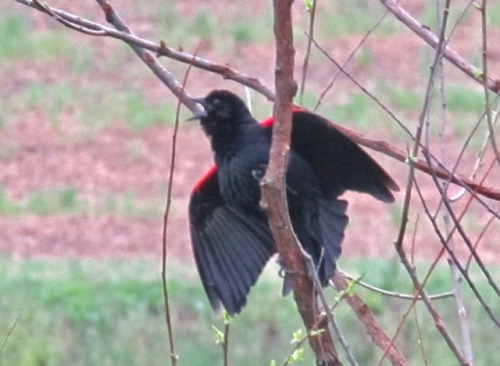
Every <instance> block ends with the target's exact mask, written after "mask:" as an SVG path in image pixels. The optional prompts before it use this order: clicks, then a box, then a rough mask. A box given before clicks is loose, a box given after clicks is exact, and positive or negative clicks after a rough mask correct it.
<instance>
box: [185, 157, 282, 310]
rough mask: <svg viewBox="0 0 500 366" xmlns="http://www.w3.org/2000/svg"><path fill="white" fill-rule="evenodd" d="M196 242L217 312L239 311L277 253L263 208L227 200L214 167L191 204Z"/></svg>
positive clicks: (200, 267) (196, 252)
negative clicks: (243, 206) (240, 205)
mask: <svg viewBox="0 0 500 366" xmlns="http://www.w3.org/2000/svg"><path fill="white" fill-rule="evenodd" d="M189 219H190V230H191V240H192V244H193V251H194V256H195V260H196V265H197V267H198V271H199V273H200V277H201V280H202V282H203V286H204V288H205V292H206V293H207V296H208V298H209V300H210V304H211V305H212V308H213V309H214V310H216V311H217V310H219V308H220V304H221V303H222V305H223V306H224V308H225V309H226V311H227V312H228V313H229V314H231V315H233V314H235V313H238V312H239V311H240V310H241V308H242V307H243V306H244V305H245V303H246V297H247V294H248V292H249V290H250V287H251V286H253V284H254V283H255V281H256V280H257V278H258V277H259V275H260V273H261V271H262V269H263V268H264V265H265V264H266V262H267V260H268V259H269V257H270V256H271V255H273V254H274V253H275V252H276V249H275V245H274V240H273V238H272V234H271V232H270V230H269V226H268V223H267V219H266V217H265V215H264V214H263V213H262V212H260V211H257V212H256V211H244V212H242V211H240V210H238V209H236V208H234V207H233V206H231V205H228V204H226V203H225V202H224V200H223V199H222V197H221V195H220V191H219V182H218V175H217V168H216V167H213V168H212V169H211V170H209V171H208V172H207V174H206V175H205V176H204V177H203V178H202V179H201V180H200V182H199V183H198V184H197V185H196V186H195V188H194V190H193V192H192V194H191V200H190V203H189Z"/></svg>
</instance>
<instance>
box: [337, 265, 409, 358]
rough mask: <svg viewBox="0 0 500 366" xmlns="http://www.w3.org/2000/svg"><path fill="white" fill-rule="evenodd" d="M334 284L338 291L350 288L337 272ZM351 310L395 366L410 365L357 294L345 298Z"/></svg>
mask: <svg viewBox="0 0 500 366" xmlns="http://www.w3.org/2000/svg"><path fill="white" fill-rule="evenodd" d="M332 282H333V283H334V284H335V287H336V288H337V290H338V291H345V290H346V289H347V287H348V284H347V281H346V280H345V278H344V277H343V276H342V275H340V273H339V272H338V271H337V272H335V275H334V276H333V278H332ZM345 299H346V301H347V303H348V304H349V306H350V307H351V309H352V310H353V311H354V312H355V313H356V315H357V317H358V319H359V320H360V321H361V322H362V323H363V325H364V327H365V329H366V332H367V333H368V335H369V336H370V337H371V339H372V341H373V343H374V344H375V345H376V346H377V347H379V348H380V349H381V350H383V351H384V350H386V352H387V357H388V359H389V360H390V361H391V363H392V364H393V365H397V366H405V365H407V364H408V362H407V361H406V359H405V357H404V356H403V354H402V353H401V351H400V350H399V349H398V348H397V347H396V345H395V344H393V343H391V340H390V338H389V337H388V336H387V334H385V332H384V330H383V329H382V328H381V327H380V325H379V324H378V323H377V320H376V319H375V317H374V315H373V313H372V311H371V310H370V308H369V307H368V306H367V305H366V304H365V303H364V302H363V300H362V299H361V298H360V297H359V296H358V295H357V294H356V293H352V294H347V295H346V297H345Z"/></svg>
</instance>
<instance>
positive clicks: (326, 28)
mask: <svg viewBox="0 0 500 366" xmlns="http://www.w3.org/2000/svg"><path fill="white" fill-rule="evenodd" d="M324 4H325V5H323V6H321V5H319V6H318V9H317V12H318V14H319V15H320V16H317V17H316V24H317V26H316V35H317V37H318V38H320V39H332V37H341V36H347V35H353V34H364V33H366V32H368V31H369V30H370V29H372V27H373V26H374V25H375V23H376V21H377V20H378V19H379V18H380V16H381V15H382V14H383V11H384V8H383V7H382V6H380V4H379V3H377V2H374V1H370V0H339V1H336V2H335V3H331V2H330V3H324ZM396 30H397V27H396V23H395V21H394V19H391V18H390V17H386V18H385V20H384V21H383V22H382V23H381V24H379V26H378V27H377V28H376V32H377V34H379V35H389V34H393V33H394V32H395V31H396Z"/></svg>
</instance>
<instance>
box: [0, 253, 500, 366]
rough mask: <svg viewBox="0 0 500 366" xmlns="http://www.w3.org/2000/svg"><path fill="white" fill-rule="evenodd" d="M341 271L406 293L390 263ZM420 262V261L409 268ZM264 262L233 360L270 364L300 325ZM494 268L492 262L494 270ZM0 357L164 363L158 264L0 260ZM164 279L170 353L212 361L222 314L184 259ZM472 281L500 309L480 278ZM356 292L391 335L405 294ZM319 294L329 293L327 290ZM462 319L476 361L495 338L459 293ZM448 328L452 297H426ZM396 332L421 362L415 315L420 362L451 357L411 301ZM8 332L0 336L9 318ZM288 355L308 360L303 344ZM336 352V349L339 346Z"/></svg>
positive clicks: (355, 335)
mask: <svg viewBox="0 0 500 366" xmlns="http://www.w3.org/2000/svg"><path fill="white" fill-rule="evenodd" d="M342 264H343V267H344V268H346V269H347V268H348V269H349V270H350V271H351V273H354V274H361V273H364V274H365V280H366V281H368V282H370V283H371V284H373V285H376V286H380V287H382V288H384V289H387V290H392V291H398V292H411V289H409V288H407V283H408V281H407V278H406V275H405V273H404V272H403V271H402V268H400V267H399V265H398V263H397V262H390V263H387V261H383V262H382V261H358V262H353V261H343V263H342ZM419 269H420V270H422V271H423V270H424V266H423V265H422V266H420V267H419ZM274 272H275V268H274V266H272V265H271V266H269V268H268V270H267V271H266V272H265V273H264V275H263V277H262V278H261V280H260V281H259V282H258V284H257V285H256V287H255V288H254V289H253V290H252V292H251V295H250V298H249V302H248V304H247V306H246V308H245V309H244V311H243V313H242V314H241V315H240V316H237V317H235V318H234V319H232V322H231V326H230V344H231V347H230V361H231V364H233V365H269V364H270V362H271V360H273V359H274V360H276V361H278V364H279V363H280V362H281V361H282V360H284V359H285V357H287V356H288V355H289V353H290V352H291V351H292V349H293V345H292V344H290V342H291V340H292V339H293V336H292V333H293V332H294V331H297V330H298V329H301V323H300V321H299V319H298V317H297V314H296V310H295V308H294V304H293V301H291V299H290V297H287V298H281V297H280V295H279V294H280V286H281V281H280V280H279V279H278V277H277V276H276V275H275V273H274ZM499 273H500V271H499V269H498V268H497V269H495V273H494V274H495V275H498V274H499ZM0 277H1V278H2V281H1V282H0V312H1V314H2V317H1V318H0V341H2V340H3V342H2V343H3V344H2V348H1V353H0V364H1V365H19V366H35V365H68V364H71V365H96V364H99V365H165V364H166V363H168V347H167V336H166V328H165V322H164V307H163V298H162V293H161V284H160V280H159V265H158V263H155V262H153V261H151V260H148V259H143V260H137V261H134V262H132V261H130V262H126V261H119V262H118V261H73V262H69V261H57V260H52V261H49V260H29V261H16V260H6V259H2V260H1V261H0ZM169 277H170V281H169V288H170V297H171V307H172V318H173V322H174V334H175V343H176V352H177V353H178V355H179V360H180V364H181V365H190V366H191V365H206V364H207V360H212V361H211V364H214V365H215V364H221V360H222V351H221V348H220V346H219V345H216V343H215V340H216V336H215V331H214V330H213V328H212V325H214V326H216V327H217V328H218V329H223V321H222V319H221V317H220V316H216V315H214V314H213V313H212V311H211V309H210V308H209V305H208V301H207V300H206V298H205V294H204V293H203V290H202V288H201V285H200V282H199V280H198V277H197V274H196V273H195V272H194V270H193V268H192V267H190V266H186V265H185V264H182V265H181V264H179V263H175V264H173V265H172V266H171V267H170V271H169ZM448 277H449V271H448V269H447V268H446V267H439V268H438V269H437V271H436V272H435V274H434V276H433V277H432V279H431V281H430V283H429V285H428V292H429V293H431V294H432V293H438V292H445V291H448V290H449V288H448V283H449V279H448ZM478 287H479V290H480V291H481V292H482V293H484V294H485V295H486V298H487V299H488V300H489V301H490V303H492V304H496V308H494V309H493V311H496V312H497V313H498V312H499V311H500V304H499V302H498V301H494V297H493V296H494V295H493V294H492V293H491V291H490V289H489V287H488V285H487V284H486V283H478ZM356 291H357V292H358V293H359V294H360V295H361V296H363V298H364V299H365V301H366V302H367V303H368V304H369V306H370V307H371V309H372V310H373V311H374V313H375V314H376V316H377V317H379V319H380V322H381V323H382V325H383V326H384V328H385V329H386V330H387V332H388V334H392V332H393V331H394V328H395V326H396V324H397V323H398V320H399V319H400V317H401V315H402V313H403V312H404V311H405V309H407V307H408V306H409V301H407V300H398V299H393V298H387V297H383V296H381V295H379V294H376V293H373V292H369V291H367V290H364V289H362V288H359V287H357V288H356ZM327 294H328V296H329V297H330V298H331V299H333V296H334V295H335V293H334V291H332V290H329V291H328V292H327ZM466 303H467V305H468V311H469V314H468V315H469V323H470V325H471V331H472V335H473V340H474V346H475V349H476V353H475V355H476V364H477V365H494V364H496V363H498V361H499V360H500V358H499V356H498V354H497V353H495V352H491V346H492V344H494V343H495V342H496V341H498V340H499V335H498V332H497V330H496V329H495V328H494V326H493V325H492V324H491V323H490V322H489V321H487V318H486V315H485V313H484V311H483V309H482V308H481V307H480V305H479V304H478V303H477V302H476V301H475V300H474V299H473V298H472V296H471V294H470V293H466ZM435 304H436V306H437V308H438V309H439V310H440V311H441V313H442V315H443V318H444V319H445V321H447V322H448V321H449V324H451V327H452V329H450V330H451V332H452V334H454V335H455V336H456V337H458V336H457V326H458V325H457V324H456V321H455V320H454V319H456V314H455V306H454V301H453V300H452V299H443V300H439V301H436V302H435ZM416 309H417V311H416V314H415V313H412V314H411V315H410V320H409V321H408V322H407V323H406V324H405V326H404V327H403V330H402V331H401V334H400V336H399V337H398V339H397V344H398V346H399V347H400V348H401V349H402V350H403V352H404V353H405V355H406V356H407V357H408V359H409V360H410V361H411V364H412V365H422V364H423V356H422V353H421V350H420V346H419V343H418V339H419V337H418V331H417V327H416V323H415V319H416V317H417V315H418V319H419V328H420V331H421V332H422V335H421V339H422V347H423V349H424V350H425V355H426V356H425V357H426V359H427V361H428V364H430V365H438V364H439V365H455V364H456V361H455V360H454V358H453V357H452V356H451V354H449V351H448V350H447V348H446V347H445V345H444V343H443V340H442V339H441V337H440V336H439V335H438V333H437V331H436V329H435V328H434V326H433V325H432V321H431V319H430V318H429V316H428V315H427V313H426V311H424V310H423V308H422V305H421V304H419V305H418V306H417V307H416ZM335 313H336V317H337V320H338V321H339V323H340V325H341V328H342V330H343V332H344V335H345V336H346V338H347V339H348V341H349V342H350V345H351V347H352V349H353V352H354V354H355V355H356V357H357V358H358V361H359V364H360V365H373V364H375V362H376V361H377V360H378V359H379V357H380V351H379V350H378V349H377V348H375V347H374V346H373V345H371V343H370V341H369V340H368V339H367V336H366V334H365V332H364V330H363V328H362V327H361V326H360V324H359V322H358V321H357V319H356V317H355V315H354V314H353V313H352V312H351V311H350V309H349V307H348V306H347V304H346V303H344V302H341V303H340V305H339V306H338V307H337V308H336V312H335ZM16 318H17V319H18V320H17V323H16V325H15V327H14V329H13V330H12V332H11V334H10V336H9V338H8V339H7V340H5V337H6V335H7V333H8V331H9V329H10V328H11V327H12V325H13V323H14V322H15V320H16ZM305 348H306V350H305V353H304V358H303V360H302V361H301V362H298V364H304V365H307V364H311V362H312V359H311V356H312V355H311V354H310V353H309V351H308V350H307V347H305ZM339 352H340V353H341V354H342V351H339Z"/></svg>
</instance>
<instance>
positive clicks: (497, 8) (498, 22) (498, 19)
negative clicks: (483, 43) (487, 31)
mask: <svg viewBox="0 0 500 366" xmlns="http://www.w3.org/2000/svg"><path fill="white" fill-rule="evenodd" d="M486 14H487V17H488V24H489V25H491V26H493V27H497V28H498V27H500V4H488V7H487V13H486Z"/></svg>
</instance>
